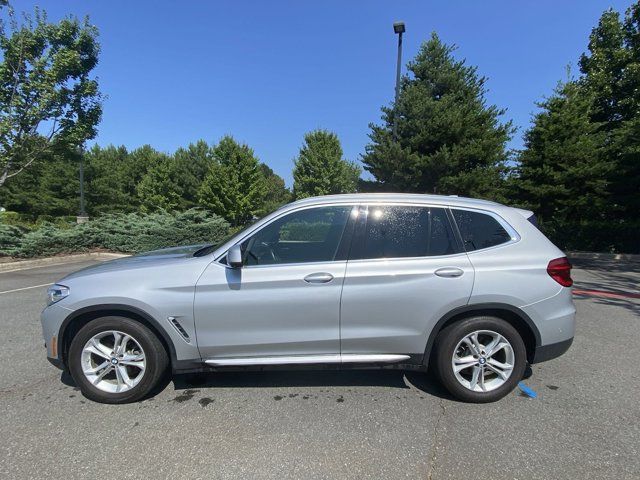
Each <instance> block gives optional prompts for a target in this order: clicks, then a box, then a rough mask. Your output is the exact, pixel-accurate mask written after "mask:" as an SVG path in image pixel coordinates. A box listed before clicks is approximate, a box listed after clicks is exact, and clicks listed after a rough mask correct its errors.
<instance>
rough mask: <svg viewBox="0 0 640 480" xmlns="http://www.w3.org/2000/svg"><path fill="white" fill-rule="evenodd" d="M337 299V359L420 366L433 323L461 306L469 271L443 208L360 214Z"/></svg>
mask: <svg viewBox="0 0 640 480" xmlns="http://www.w3.org/2000/svg"><path fill="white" fill-rule="evenodd" d="M359 217H360V221H359V223H358V225H357V227H356V231H355V234H354V238H353V243H352V247H351V251H352V255H351V257H350V259H349V263H348V265H347V272H346V277H345V282H344V288H343V292H342V318H341V325H342V328H341V336H342V349H341V353H343V354H354V353H357V354H407V355H411V356H412V357H413V358H415V359H420V358H421V357H422V355H423V354H424V351H425V347H426V343H427V339H428V336H429V333H430V332H431V329H432V328H433V326H434V325H435V323H436V322H437V321H438V320H439V319H440V318H441V317H442V316H443V315H444V314H446V313H448V312H449V311H451V310H453V309H454V308H455V307H459V306H462V305H466V304H467V302H468V300H469V297H470V295H471V289H472V287H473V277H474V270H473V267H472V265H471V263H470V261H469V259H468V258H467V255H466V253H464V252H462V251H461V250H462V248H461V245H459V242H458V241H457V239H456V237H455V236H454V234H453V229H452V226H451V223H450V220H449V216H448V214H447V211H446V209H445V208H440V207H428V206H417V205H369V206H368V208H366V207H363V208H362V209H361V211H360V215H359Z"/></svg>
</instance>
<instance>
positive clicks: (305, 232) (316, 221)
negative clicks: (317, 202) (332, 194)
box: [242, 206, 351, 265]
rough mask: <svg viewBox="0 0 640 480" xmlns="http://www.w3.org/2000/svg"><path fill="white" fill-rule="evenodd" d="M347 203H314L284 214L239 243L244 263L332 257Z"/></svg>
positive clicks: (336, 245)
mask: <svg viewBox="0 0 640 480" xmlns="http://www.w3.org/2000/svg"><path fill="white" fill-rule="evenodd" d="M350 212H351V207H349V206H346V207H318V208H310V209H307V210H301V211H298V212H294V213H290V214H288V215H285V216H284V217H282V218H279V219H278V220H275V221H274V222H272V223H270V224H269V225H267V226H266V227H264V228H262V229H261V230H259V231H258V232H256V233H255V234H254V235H253V236H252V237H251V238H249V239H248V240H245V241H244V242H243V244H242V250H243V258H244V263H245V265H274V264H282V263H302V262H326V261H332V260H334V259H335V257H336V253H337V251H338V247H339V245H340V240H341V238H342V234H343V232H344V229H345V226H346V224H347V221H348V219H349V213H350Z"/></svg>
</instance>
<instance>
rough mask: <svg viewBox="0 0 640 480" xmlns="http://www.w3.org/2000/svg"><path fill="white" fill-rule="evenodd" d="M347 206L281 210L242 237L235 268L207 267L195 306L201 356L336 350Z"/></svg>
mask: <svg viewBox="0 0 640 480" xmlns="http://www.w3.org/2000/svg"><path fill="white" fill-rule="evenodd" d="M352 208H353V207H352V206H349V205H344V206H315V207H306V208H301V209H299V210H295V211H293V212H287V213H284V214H283V215H281V216H280V217H277V218H276V219H274V220H273V221H271V222H270V223H268V224H267V225H265V226H263V227H262V228H261V229H260V230H258V231H257V232H255V233H253V234H252V235H251V236H250V237H249V238H246V239H243V240H242V243H241V248H242V252H243V267H242V268H230V267H228V266H226V265H224V259H223V261H222V262H213V263H211V264H210V265H209V266H208V267H207V269H206V270H205V272H204V274H203V275H202V277H201V278H200V280H199V281H198V284H197V286H196V294H195V303H194V310H195V312H194V313H195V319H196V328H197V337H198V348H199V349H200V354H201V356H202V357H203V359H205V360H211V359H225V358H226V359H231V358H246V357H273V356H292V355H325V354H334V355H337V354H339V353H340V295H341V291H342V283H343V281H344V274H345V271H346V258H347V253H348V247H349V245H348V243H349V242H350V240H351V232H350V230H351V229H352V227H353V221H354V220H353V217H352V215H351V211H352Z"/></svg>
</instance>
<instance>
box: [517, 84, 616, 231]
mask: <svg viewBox="0 0 640 480" xmlns="http://www.w3.org/2000/svg"><path fill="white" fill-rule="evenodd" d="M593 103H594V101H593V98H592V97H591V95H590V93H589V91H588V90H586V89H585V88H584V87H582V86H581V85H580V84H578V83H577V82H575V81H570V82H567V83H565V84H561V85H559V86H558V88H557V89H556V91H555V92H554V94H553V95H552V96H551V97H550V98H548V99H546V100H545V101H543V102H541V103H539V104H538V106H539V107H540V108H541V109H542V111H541V112H539V113H538V114H536V115H535V117H534V119H533V126H532V127H531V128H530V129H529V130H528V131H527V132H526V133H525V136H524V139H525V149H524V150H523V151H522V152H521V154H520V156H519V167H518V169H517V173H518V174H517V176H516V179H515V182H514V185H515V186H516V188H517V190H518V195H517V196H518V197H519V198H520V199H522V200H523V204H524V205H525V206H526V207H528V208H530V209H532V210H533V211H535V212H536V214H537V216H538V220H539V221H540V223H541V225H542V226H543V228H544V227H545V225H548V226H549V228H551V225H564V226H567V225H569V224H572V225H575V224H584V223H586V222H590V221H597V220H598V219H603V218H604V216H605V214H606V206H607V202H608V183H607V177H608V175H609V174H610V173H611V170H612V168H613V165H612V162H609V161H607V160H606V158H605V157H604V156H603V154H602V145H603V138H604V134H603V133H602V132H601V124H599V123H594V122H593V121H592V120H591V117H592V113H593V112H592V109H593ZM567 230H570V229H567Z"/></svg>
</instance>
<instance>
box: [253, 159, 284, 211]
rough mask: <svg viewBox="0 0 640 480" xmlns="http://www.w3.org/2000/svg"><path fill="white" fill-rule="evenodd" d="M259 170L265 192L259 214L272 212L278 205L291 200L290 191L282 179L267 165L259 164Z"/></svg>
mask: <svg viewBox="0 0 640 480" xmlns="http://www.w3.org/2000/svg"><path fill="white" fill-rule="evenodd" d="M260 170H261V171H262V175H263V176H264V180H265V188H266V194H265V197H264V206H263V210H262V212H261V214H264V215H266V214H267V213H271V212H273V211H274V210H275V209H277V208H278V207H281V206H282V205H284V204H285V203H287V202H288V201H290V200H291V192H290V191H289V189H288V188H287V187H286V186H285V183H284V179H283V178H282V177H281V176H280V175H277V174H276V173H275V172H274V171H273V170H271V168H269V166H268V165H265V164H264V163H261V164H260Z"/></svg>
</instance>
